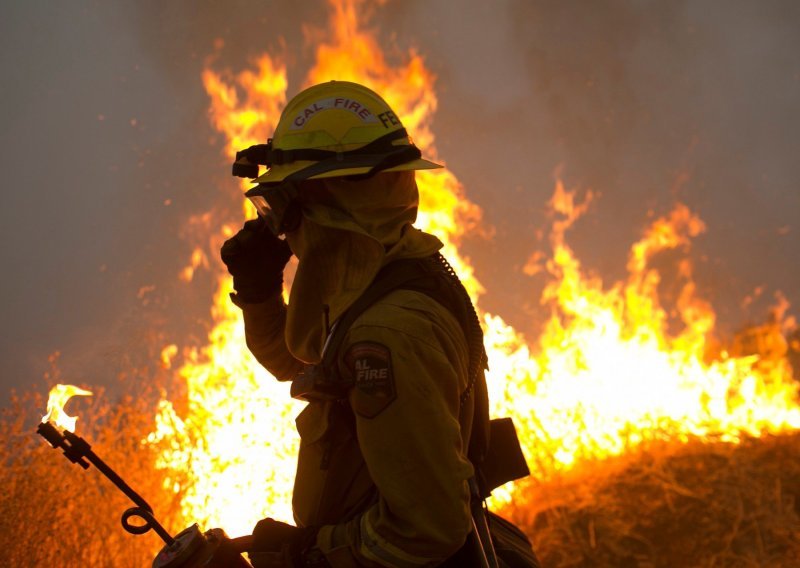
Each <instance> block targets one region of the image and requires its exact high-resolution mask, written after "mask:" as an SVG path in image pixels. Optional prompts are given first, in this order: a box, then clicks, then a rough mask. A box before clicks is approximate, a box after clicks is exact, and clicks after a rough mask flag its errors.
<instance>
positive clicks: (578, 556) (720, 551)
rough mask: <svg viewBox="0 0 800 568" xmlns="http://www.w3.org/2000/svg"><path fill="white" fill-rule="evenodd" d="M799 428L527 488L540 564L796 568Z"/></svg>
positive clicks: (519, 516)
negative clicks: (776, 434) (791, 431)
mask: <svg viewBox="0 0 800 568" xmlns="http://www.w3.org/2000/svg"><path fill="white" fill-rule="evenodd" d="M799 457H800V433H795V434H791V435H783V436H768V437H765V438H761V439H758V440H754V439H749V440H745V441H744V442H743V443H742V444H741V445H738V446H734V445H729V444H722V443H716V444H703V443H701V442H698V441H694V442H690V443H688V444H686V445H684V446H680V447H677V448H676V447H675V446H670V447H652V448H649V449H647V450H642V451H640V452H637V453H636V455H629V456H626V457H624V458H620V459H618V460H615V461H612V462H605V463H603V464H594V465H593V466H591V467H585V468H583V473H575V474H573V475H572V476H571V477H570V479H562V480H560V481H558V482H553V483H549V484H547V485H542V486H538V487H532V488H531V490H530V491H529V492H528V493H527V494H529V495H531V502H532V503H534V505H528V506H521V504H518V506H517V507H516V509H513V510H512V511H510V512H509V515H510V516H511V517H513V518H514V519H515V520H516V521H518V522H519V523H520V524H521V525H522V526H525V527H526V530H527V532H528V534H529V535H530V536H531V538H532V541H533V543H534V547H535V549H536V551H537V554H538V555H539V557H540V560H541V561H542V565H543V566H545V567H555V566H559V567H560V566H565V567H566V566H587V567H593V566H597V567H600V566H609V567H615V568H616V567H619V568H623V567H631V568H634V567H636V568H650V567H662V566H663V567H667V566H669V567H675V566H681V567H695V566H696V567H709V568H711V567H715V568H716V567H728V566H730V567H734V566H736V567H738V566H741V567H756V566H758V567H783V566H786V567H789V566H793V567H795V566H800V459H798V458H799Z"/></svg>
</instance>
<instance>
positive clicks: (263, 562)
mask: <svg viewBox="0 0 800 568" xmlns="http://www.w3.org/2000/svg"><path fill="white" fill-rule="evenodd" d="M317 532H318V529H317V528H316V527H305V528H299V527H293V526H292V525H287V524H286V523H282V522H280V521H276V520H275V519H270V518H267V519H261V520H260V521H258V523H257V524H256V528H255V529H253V544H252V546H251V547H250V550H249V551H248V555H249V556H250V562H251V563H252V564H253V568H278V567H282V568H325V567H330V564H329V563H328V561H327V560H326V559H325V556H323V554H322V552H320V550H319V549H318V548H317V547H316V541H317Z"/></svg>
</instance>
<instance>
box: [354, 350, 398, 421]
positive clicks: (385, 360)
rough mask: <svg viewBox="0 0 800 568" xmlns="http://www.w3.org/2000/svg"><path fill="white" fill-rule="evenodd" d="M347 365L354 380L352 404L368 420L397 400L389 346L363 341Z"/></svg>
mask: <svg viewBox="0 0 800 568" xmlns="http://www.w3.org/2000/svg"><path fill="white" fill-rule="evenodd" d="M345 364H346V365H347V369H348V370H349V371H350V374H351V376H352V377H353V382H354V384H353V386H354V388H353V394H352V396H351V399H350V401H351V404H352V406H353V411H354V412H355V413H356V414H358V415H359V416H362V417H364V418H375V417H376V416H377V415H378V414H380V413H381V412H383V410H384V409H386V407H387V406H389V405H390V404H391V403H392V401H394V399H395V398H396V397H397V391H396V389H395V385H394V375H393V374H392V355H391V352H390V351H389V349H388V348H387V347H386V346H385V345H381V344H380V343H373V342H371V341H363V342H361V343H356V344H354V345H352V346H351V347H350V349H349V350H348V351H347V355H345Z"/></svg>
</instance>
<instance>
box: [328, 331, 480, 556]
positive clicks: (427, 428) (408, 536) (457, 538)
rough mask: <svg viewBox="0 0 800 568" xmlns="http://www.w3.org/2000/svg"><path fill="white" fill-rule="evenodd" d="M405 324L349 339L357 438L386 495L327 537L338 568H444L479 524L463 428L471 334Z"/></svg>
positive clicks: (346, 366)
mask: <svg viewBox="0 0 800 568" xmlns="http://www.w3.org/2000/svg"><path fill="white" fill-rule="evenodd" d="M390 319H391V318H390ZM400 327H401V329H397V327H393V326H391V324H387V326H384V325H376V324H373V325H360V326H354V327H353V328H351V330H350V332H349V338H348V341H347V342H346V345H347V348H346V349H345V350H344V353H345V355H344V357H343V359H342V365H341V366H342V371H343V372H344V373H346V374H348V375H349V377H350V378H351V379H352V381H353V383H354V387H353V389H352V390H351V392H350V395H349V401H350V404H351V407H352V409H353V411H354V414H355V416H356V434H357V437H358V443H359V446H360V448H361V452H362V454H363V456H364V460H365V462H366V464H367V468H368V470H369V473H370V476H371V477H372V480H373V481H374V483H375V485H376V487H377V489H378V493H379V498H378V502H377V503H376V504H374V505H373V506H372V507H371V508H369V509H368V510H367V511H366V512H365V513H363V514H362V515H360V516H358V517H356V518H354V519H352V520H351V521H349V522H347V523H343V524H340V525H335V526H324V527H322V529H321V530H320V532H319V535H318V539H317V546H318V547H319V548H320V550H321V551H322V552H323V554H324V555H325V556H326V558H327V560H328V561H329V563H330V564H331V565H332V566H333V567H334V568H337V567H340V566H406V567H414V568H416V567H420V566H435V565H437V564H439V563H441V562H442V561H443V560H445V559H446V558H448V557H449V556H451V555H452V554H454V553H455V552H456V551H457V550H458V549H459V548H460V547H461V546H462V545H463V543H464V541H465V540H466V537H467V534H468V533H469V531H470V529H471V526H472V524H471V517H470V508H469V489H468V480H469V478H470V477H471V476H472V474H473V469H472V465H471V464H470V463H469V461H468V460H467V458H466V455H465V453H466V451H465V445H466V444H465V442H464V440H463V439H462V432H461V425H460V423H459V411H460V408H459V406H460V405H459V395H460V393H461V392H462V391H463V389H464V388H465V383H466V367H467V361H468V355H467V350H466V345H465V341H464V339H463V334H461V331H460V329H457V330H456V332H457V336H454V335H453V334H452V333H451V334H448V333H443V332H442V328H441V327H440V326H438V325H437V324H434V323H431V322H430V321H429V322H428V327H427V328H425V326H419V325H415V326H412V327H409V328H408V329H407V330H403V329H402V326H400ZM450 331H453V330H452V329H451V330H450Z"/></svg>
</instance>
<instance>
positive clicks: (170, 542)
mask: <svg viewBox="0 0 800 568" xmlns="http://www.w3.org/2000/svg"><path fill="white" fill-rule="evenodd" d="M65 390H66V391H68V392H70V393H71V394H91V393H89V392H88V391H82V390H81V389H77V388H76V387H71V386H70V385H57V386H56V387H55V388H54V389H53V391H51V401H50V402H49V403H48V414H47V415H46V416H45V417H44V419H43V420H42V422H41V423H40V424H39V426H38V427H37V429H36V433H37V434H39V435H40V436H42V437H43V438H44V439H45V440H47V442H48V443H49V444H50V445H51V446H52V447H53V448H54V449H58V448H61V449H62V450H63V452H64V456H65V457H66V458H67V459H68V460H69V461H71V462H72V463H75V464H78V465H79V466H81V467H82V468H83V469H89V465H90V464H91V465H93V466H95V468H97V469H98V470H99V471H100V473H102V474H103V475H104V476H106V478H108V479H109V480H110V481H111V482H112V483H113V484H114V485H116V486H117V488H118V489H119V490H120V491H122V492H123V493H124V494H125V495H126V496H127V497H128V498H129V499H130V500H131V501H133V503H134V504H135V505H136V506H135V507H131V508H129V509H127V510H126V511H125V512H124V513H123V514H122V527H123V528H124V529H125V530H126V531H128V532H129V533H131V534H133V535H142V534H145V533H147V532H149V531H150V530H151V529H152V530H153V531H155V533H156V534H157V535H158V536H159V537H161V539H162V540H163V541H164V547H163V548H162V549H161V551H160V552H159V553H158V555H156V557H155V559H154V560H153V568H200V567H204V568H252V567H251V565H250V563H249V562H247V561H246V560H245V559H244V558H243V557H242V555H241V554H242V552H244V551H245V550H247V549H248V548H249V546H250V544H251V542H252V536H245V537H240V538H234V539H231V538H228V536H227V535H226V534H225V531H223V530H222V529H211V530H208V531H206V532H202V531H201V530H200V528H199V527H198V525H197V524H196V523H195V524H193V525H192V526H190V527H188V528H186V529H184V530H183V531H181V532H180V533H178V534H177V535H176V536H175V537H173V536H171V535H170V534H169V532H167V530H166V529H165V528H164V527H163V526H162V525H161V523H159V522H158V520H157V519H156V518H155V514H154V513H153V508H152V507H151V506H150V505H149V504H148V503H147V501H145V500H144V499H143V498H142V496H141V495H139V494H138V493H137V492H136V491H134V490H133V489H132V488H131V486H130V485H128V484H127V483H125V481H124V480H123V479H122V478H121V477H120V476H119V475H118V474H117V473H116V472H115V471H114V470H113V469H111V468H110V467H109V466H108V464H106V463H105V462H104V461H103V460H102V459H100V457H99V456H98V455H97V454H96V453H94V452H93V451H92V447H91V445H90V444H89V443H88V442H87V441H86V440H85V439H83V438H82V437H80V436H78V435H77V434H75V433H74V432H71V431H70V430H69V429H67V428H66V427H65V428H64V429H63V430H62V429H60V428H59V427H58V425H57V421H56V423H54V422H51V421H50V417H51V415H52V414H53V412H52V411H51V410H50V407H51V406H54V404H53V398H54V396H53V395H54V393H55V392H56V391H58V392H59V393H60V394H62V396H63V394H64V391H65ZM71 394H68V395H67V397H66V398H68V397H69V396H71ZM66 398H65V399H64V400H63V402H62V405H63V403H65V402H66ZM58 414H59V412H58V411H57V412H56V415H58ZM60 414H62V415H63V414H64V413H63V409H61V410H60ZM72 424H73V426H72V427H73V428H74V419H73V422H72ZM133 518H138V519H140V520H141V521H144V522H143V524H133V523H131V519H133Z"/></svg>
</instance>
